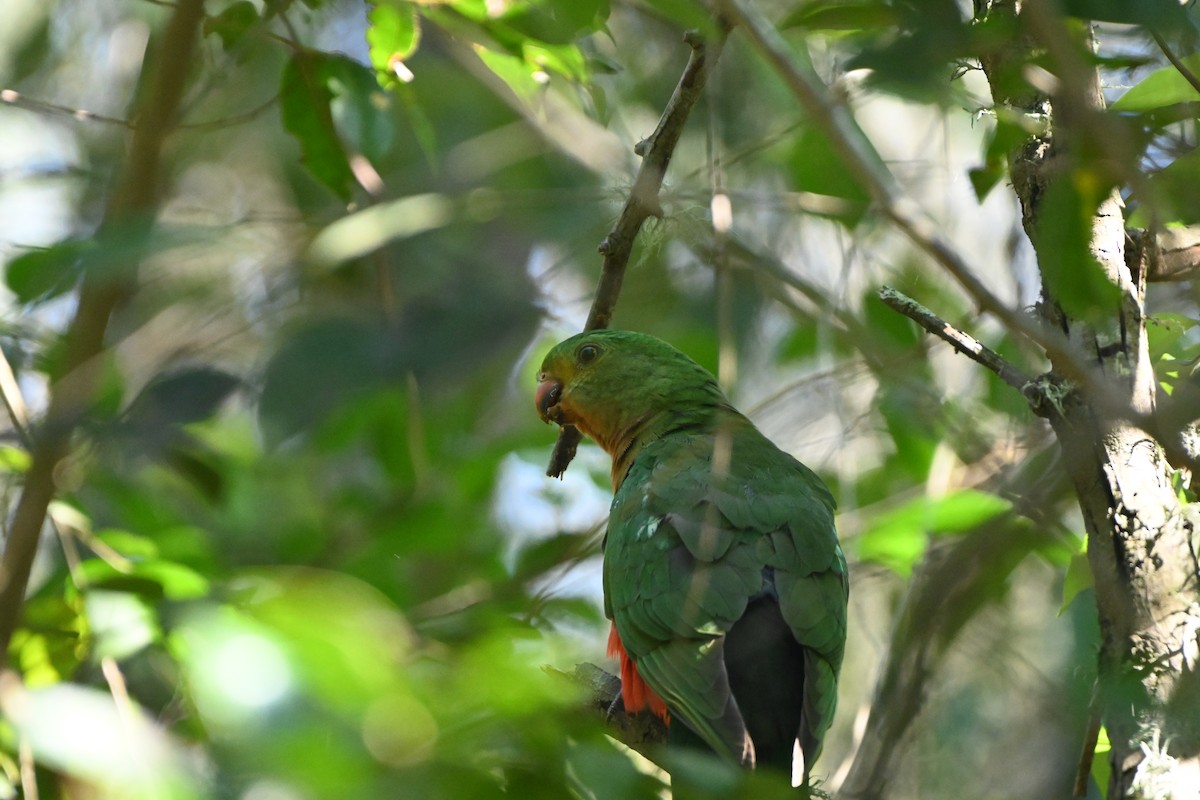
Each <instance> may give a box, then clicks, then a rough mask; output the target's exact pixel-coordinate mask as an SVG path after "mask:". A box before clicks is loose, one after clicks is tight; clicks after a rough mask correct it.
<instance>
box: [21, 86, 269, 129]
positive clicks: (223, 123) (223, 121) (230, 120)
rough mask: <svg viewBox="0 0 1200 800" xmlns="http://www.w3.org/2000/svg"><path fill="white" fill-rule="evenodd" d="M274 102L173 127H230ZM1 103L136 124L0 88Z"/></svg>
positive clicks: (77, 117) (83, 118) (123, 124)
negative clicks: (216, 117)
mask: <svg viewBox="0 0 1200 800" xmlns="http://www.w3.org/2000/svg"><path fill="white" fill-rule="evenodd" d="M277 102H279V95H274V96H273V97H270V98H268V99H267V100H265V101H263V102H262V103H260V104H259V105H257V106H255V107H254V108H252V109H250V110H249V111H243V112H242V113H240V114H233V115H231V116H228V117H221V118H218V119H210V120H204V121H201V122H185V123H183V124H180V125H178V126H176V127H178V128H179V129H181V130H182V129H188V130H213V129H217V128H231V127H233V126H235V125H241V124H242V123H244V122H250V121H252V120H253V119H255V118H256V117H258V116H260V115H261V114H262V113H263V112H264V111H266V110H267V109H269V108H270V107H271V106H273V105H275V103H277ZM0 103H4V104H5V105H10V106H12V107H14V108H21V109H25V110H26V111H35V112H37V113H39V114H49V115H53V116H63V117H71V118H72V119H75V120H78V121H79V122H99V123H102V124H105V125H115V126H117V127H119V128H126V129H128V130H133V129H134V128H136V127H137V124H136V123H135V122H132V121H130V120H127V119H121V118H120V117H110V116H107V115H105V114H97V113H96V112H94V111H88V110H87V109H84V108H71V107H70V106H64V105H59V104H57V103H50V102H47V101H45V100H37V99H34V98H32V97H26V96H25V95H23V94H21V93H20V92H18V91H17V90H15V89H0Z"/></svg>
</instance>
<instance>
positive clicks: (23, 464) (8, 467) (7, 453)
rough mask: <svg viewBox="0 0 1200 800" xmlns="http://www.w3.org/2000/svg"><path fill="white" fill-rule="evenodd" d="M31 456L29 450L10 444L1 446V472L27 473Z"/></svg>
mask: <svg viewBox="0 0 1200 800" xmlns="http://www.w3.org/2000/svg"><path fill="white" fill-rule="evenodd" d="M29 462H30V456H29V452H28V451H27V450H24V449H22V448H20V447H13V446H12V445H10V444H5V445H0V472H10V473H11V472H17V473H21V472H27V471H28V470H29Z"/></svg>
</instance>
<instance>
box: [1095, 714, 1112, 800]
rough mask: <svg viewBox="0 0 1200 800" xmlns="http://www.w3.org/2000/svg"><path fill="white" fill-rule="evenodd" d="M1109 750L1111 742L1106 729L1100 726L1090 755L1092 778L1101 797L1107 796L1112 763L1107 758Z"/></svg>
mask: <svg viewBox="0 0 1200 800" xmlns="http://www.w3.org/2000/svg"><path fill="white" fill-rule="evenodd" d="M1110 752H1112V742H1110V741H1109V738H1108V729H1107V728H1104V727H1103V726H1101V728H1100V735H1099V736H1098V737H1097V738H1096V749H1095V751H1094V755H1093V757H1092V780H1094V781H1095V782H1096V787H1097V788H1098V789H1099V790H1100V796H1101V797H1108V782H1109V780H1110V779H1111V777H1112V764H1110V763H1109V760H1108V754H1109V753H1110Z"/></svg>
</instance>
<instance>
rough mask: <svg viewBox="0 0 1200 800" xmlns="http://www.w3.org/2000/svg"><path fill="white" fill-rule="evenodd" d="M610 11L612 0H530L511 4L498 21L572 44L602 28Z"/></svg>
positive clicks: (550, 41) (533, 36)
mask: <svg viewBox="0 0 1200 800" xmlns="http://www.w3.org/2000/svg"><path fill="white" fill-rule="evenodd" d="M608 13H609V0H526V2H520V3H512V4H511V5H509V7H508V9H507V10H506V11H505V13H503V14H502V15H500V17H499V18H498V21H499V22H501V23H503V24H504V25H505V26H507V27H509V28H511V29H513V30H514V31H517V32H518V33H520V34H522V35H523V36H526V37H528V38H530V39H536V40H538V41H540V42H546V43H547V44H569V43H571V42H572V41H574V40H575V39H576V38H578V37H579V36H581V35H582V34H584V33H591V32H592V31H595V30H597V29H599V27H600V26H601V25H602V24H603V23H604V20H606V19H608Z"/></svg>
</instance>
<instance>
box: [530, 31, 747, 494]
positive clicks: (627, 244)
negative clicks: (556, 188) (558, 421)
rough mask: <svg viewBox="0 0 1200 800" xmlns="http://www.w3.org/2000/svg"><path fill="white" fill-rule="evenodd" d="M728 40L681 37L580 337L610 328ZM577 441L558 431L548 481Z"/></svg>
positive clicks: (569, 430) (720, 34)
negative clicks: (672, 82)
mask: <svg viewBox="0 0 1200 800" xmlns="http://www.w3.org/2000/svg"><path fill="white" fill-rule="evenodd" d="M728 36H729V28H728V26H727V25H726V24H724V22H722V21H721V20H720V19H718V20H717V28H716V35H715V36H713V37H712V38H711V39H709V40H706V39H705V38H704V36H703V35H701V34H700V33H698V32H696V31H689V32H688V33H687V34H686V35H685V36H684V41H686V42H687V43H688V44H689V45H691V48H692V55H691V57H690V58H689V59H688V63H687V66H686V67H685V68H684V70H683V75H681V76H680V78H679V83H678V85H676V87H675V92H674V93H673V94H672V95H671V99H670V100H669V101H668V102H667V106H666V108H665V109H664V110H663V114H662V117H661V118H660V119H659V122H658V127H657V128H655V129H654V133H652V134H650V135H649V136H648V137H646V138H645V139H643V140H642V141H640V142H638V143H637V145H636V146H635V147H634V152H635V153H637V154H638V155H640V156H641V157H642V166H641V168H639V169H638V173H637V177H636V178H634V181H633V189H632V190H631V191H630V193H629V198H628V199H627V200H626V201H625V207H624V208H623V209H621V215H620V216H619V217H618V218H617V221H616V224H614V225H613V227H612V230H610V231H609V232H608V235H607V236H605V237H604V241H602V242H601V243H600V247H599V251H600V254H601V255H602V256H604V263H603V265H602V266H601V268H600V282H599V284H598V285H597V286H596V295H595V297H594V298H593V300H592V308H591V311H589V312H588V318H587V323H586V324H585V325H584V330H586V331H593V330H597V329H600V328H607V327H608V326H609V324H610V323H611V322H612V315H613V310H614V309H615V308H616V305H617V297H618V296H619V295H620V293H621V283H622V281H623V280H624V279H625V268H626V267H627V266H628V265H629V257H630V255H631V254H632V253H633V244H634V241H635V240H636V239H637V235H638V232H639V231H640V230H641V229H642V224H643V223H645V221H646V220H647V219H649V218H650V217H661V216H662V213H663V212H662V205H661V204H660V202H659V193H660V192H661V190H662V182H663V176H665V175H666V173H667V167H668V166H669V165H670V163H671V157H672V156H673V155H674V153H675V146H676V145H677V144H679V137H680V136H681V135H682V134H683V127H684V125H685V124H686V123H687V119H688V115H689V114H691V111H692V108H693V107H694V106H695V105H696V102H697V101H698V100H699V99H700V94H701V93H702V92H703V91H704V85H705V83H706V82H707V81H708V74H709V72H711V71H712V68H713V64H715V63H716V62H717V59H718V58H720V56H721V50H722V49H723V48H724V46H725V40H726V39H727V38H728ZM581 438H582V435H581V434H580V433H579V430H578V429H577V428H575V427H573V426H570V425H564V426H563V428H562V429H561V430H560V431H559V433H558V441H557V442H555V444H554V452H553V453H552V454H551V456H550V465H549V467H547V469H546V474H547V475H549V476H550V477H552V478H561V477H562V474H563V472H564V471H566V469H567V465H568V464H570V463H571V459H573V458H575V450H576V448H577V447H578V446H579V441H580V439H581Z"/></svg>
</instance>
